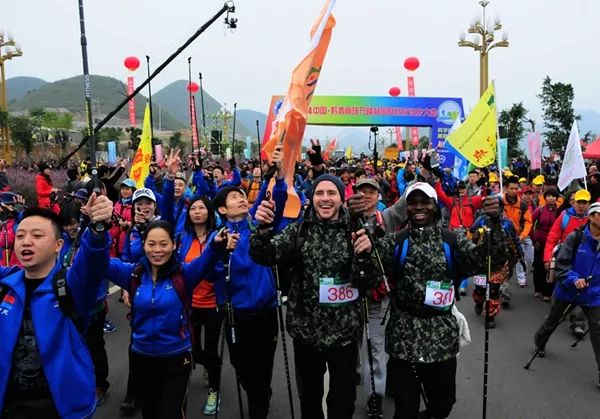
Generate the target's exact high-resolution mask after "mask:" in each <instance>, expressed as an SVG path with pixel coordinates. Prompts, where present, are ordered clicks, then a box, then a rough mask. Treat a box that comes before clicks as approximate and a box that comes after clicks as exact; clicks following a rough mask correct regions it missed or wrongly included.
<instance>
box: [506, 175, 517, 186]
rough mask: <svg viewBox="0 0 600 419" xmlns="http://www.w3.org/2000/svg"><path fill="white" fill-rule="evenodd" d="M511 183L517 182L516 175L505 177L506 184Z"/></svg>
mask: <svg viewBox="0 0 600 419" xmlns="http://www.w3.org/2000/svg"><path fill="white" fill-rule="evenodd" d="M511 183H515V184H517V185H518V184H519V178H518V177H517V176H509V177H508V178H506V186H508V185H510V184H511Z"/></svg>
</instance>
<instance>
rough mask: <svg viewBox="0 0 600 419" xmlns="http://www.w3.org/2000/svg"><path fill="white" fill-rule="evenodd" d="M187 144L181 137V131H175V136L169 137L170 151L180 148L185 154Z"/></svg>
mask: <svg viewBox="0 0 600 419" xmlns="http://www.w3.org/2000/svg"><path fill="white" fill-rule="evenodd" d="M186 147H187V144H186V143H185V141H183V138H182V137H181V132H180V131H175V132H174V133H173V135H171V136H170V137H169V149H171V148H175V149H177V148H179V149H181V153H182V154H184V153H185V150H186Z"/></svg>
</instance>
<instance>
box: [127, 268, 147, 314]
mask: <svg viewBox="0 0 600 419" xmlns="http://www.w3.org/2000/svg"><path fill="white" fill-rule="evenodd" d="M143 274H144V265H143V264H142V263H138V264H137V265H135V267H134V268H133V271H132V272H131V278H130V281H129V289H128V290H127V292H129V304H131V308H130V310H129V313H127V318H128V319H129V320H131V319H133V300H135V293H136V292H137V289H138V287H139V286H140V284H141V283H142V275H143Z"/></svg>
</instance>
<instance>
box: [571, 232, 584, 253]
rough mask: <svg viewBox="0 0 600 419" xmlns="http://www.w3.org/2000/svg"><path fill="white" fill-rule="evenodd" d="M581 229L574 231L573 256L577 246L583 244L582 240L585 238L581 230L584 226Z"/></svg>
mask: <svg viewBox="0 0 600 419" xmlns="http://www.w3.org/2000/svg"><path fill="white" fill-rule="evenodd" d="M582 227H583V228H582ZM582 227H579V228H577V229H575V238H574V240H573V255H575V253H577V249H578V248H579V245H580V244H581V242H583V239H584V238H585V235H584V234H583V229H584V228H585V226H582Z"/></svg>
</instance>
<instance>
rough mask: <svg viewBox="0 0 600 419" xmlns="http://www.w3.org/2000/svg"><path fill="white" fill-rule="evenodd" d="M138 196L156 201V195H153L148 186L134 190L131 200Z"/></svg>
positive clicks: (138, 197)
mask: <svg viewBox="0 0 600 419" xmlns="http://www.w3.org/2000/svg"><path fill="white" fill-rule="evenodd" d="M140 198H148V199H149V200H151V201H152V202H154V203H156V196H155V195H154V192H152V190H150V189H148V188H142V189H138V190H136V191H135V192H134V193H133V200H132V202H135V201H137V200H138V199H140Z"/></svg>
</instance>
